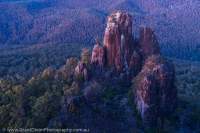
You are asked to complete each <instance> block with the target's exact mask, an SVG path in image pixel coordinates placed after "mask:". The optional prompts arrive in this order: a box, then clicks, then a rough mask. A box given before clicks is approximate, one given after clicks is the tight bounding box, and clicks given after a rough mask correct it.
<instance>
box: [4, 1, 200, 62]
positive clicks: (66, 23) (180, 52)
mask: <svg viewBox="0 0 200 133" xmlns="http://www.w3.org/2000/svg"><path fill="white" fill-rule="evenodd" d="M199 5H200V3H199V1H198V0H192V1H188V0H183V1H180V0H178V1H172V0H170V1H163V0H162V1H161V0H142V1H141V0H114V1H113V0H95V1H94V0H86V1H82V0H73V1H71V0H15V1H7V0H1V1H0V12H1V13H0V44H1V45H13V44H15V45H16V44H23V45H30V44H38V43H51V44H58V43H84V44H92V43H93V42H94V38H95V37H99V38H102V36H103V29H104V28H105V21H106V17H107V15H108V14H109V13H110V12H112V11H114V10H119V9H120V10H126V11H129V12H130V13H131V14H132V15H133V16H134V20H136V22H135V24H136V25H135V27H133V29H134V31H138V28H136V27H137V26H138V25H149V26H150V27H152V28H153V29H154V30H155V31H156V32H155V33H156V35H157V36H158V37H159V42H160V45H161V47H162V49H163V52H164V53H165V54H166V55H169V56H174V57H178V58H183V59H189V60H199V58H198V56H199V53H200V52H199V47H200V43H199V42H200V40H199V36H200V35H199V29H200V24H199V18H200V17H199V16H200V14H199V12H200V11H199V9H200V8H199ZM188 17H189V18H190V19H188ZM137 33H138V32H136V34H135V36H137ZM172 49H173V51H175V52H173V51H172ZM194 53H195V54H194Z"/></svg>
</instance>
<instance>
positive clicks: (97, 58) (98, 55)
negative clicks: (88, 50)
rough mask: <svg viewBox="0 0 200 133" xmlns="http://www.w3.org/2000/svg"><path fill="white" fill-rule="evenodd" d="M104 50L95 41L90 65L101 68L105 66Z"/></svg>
mask: <svg viewBox="0 0 200 133" xmlns="http://www.w3.org/2000/svg"><path fill="white" fill-rule="evenodd" d="M105 58H106V56H105V49H104V48H103V46H101V45H100V43H99V42H98V41H97V42H96V44H95V45H94V48H93V50H92V58H91V63H92V64H94V65H99V66H100V67H103V66H104V65H105Z"/></svg>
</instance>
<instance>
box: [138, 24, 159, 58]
mask: <svg viewBox="0 0 200 133" xmlns="http://www.w3.org/2000/svg"><path fill="white" fill-rule="evenodd" d="M139 46H140V48H141V49H140V50H141V53H142V55H143V57H144V58H147V57H148V56H150V55H154V54H160V48H159V44H158V41H157V39H156V36H155V34H154V32H153V30H152V29H151V28H149V27H141V28H140V38H139Z"/></svg>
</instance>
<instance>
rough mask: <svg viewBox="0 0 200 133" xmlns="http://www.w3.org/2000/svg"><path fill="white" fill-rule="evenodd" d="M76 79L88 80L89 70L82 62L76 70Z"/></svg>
mask: <svg viewBox="0 0 200 133" xmlns="http://www.w3.org/2000/svg"><path fill="white" fill-rule="evenodd" d="M75 77H76V79H78V80H88V70H87V67H86V65H85V64H84V63H83V62H82V61H80V62H79V63H78V65H77V66H76V68H75Z"/></svg>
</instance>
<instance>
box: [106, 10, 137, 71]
mask: <svg viewBox="0 0 200 133" xmlns="http://www.w3.org/2000/svg"><path fill="white" fill-rule="evenodd" d="M104 47H105V49H106V54H107V56H106V61H107V65H108V66H112V67H115V68H116V69H117V70H118V71H122V70H123V68H125V69H127V68H128V65H129V61H130V58H131V55H132V47H133V38H132V17H131V15H129V14H128V13H123V12H116V13H113V14H111V15H110V16H109V17H108V22H107V27H106V30H105V35H104Z"/></svg>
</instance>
